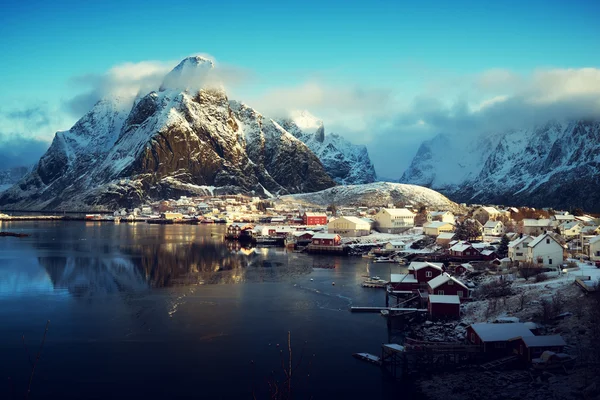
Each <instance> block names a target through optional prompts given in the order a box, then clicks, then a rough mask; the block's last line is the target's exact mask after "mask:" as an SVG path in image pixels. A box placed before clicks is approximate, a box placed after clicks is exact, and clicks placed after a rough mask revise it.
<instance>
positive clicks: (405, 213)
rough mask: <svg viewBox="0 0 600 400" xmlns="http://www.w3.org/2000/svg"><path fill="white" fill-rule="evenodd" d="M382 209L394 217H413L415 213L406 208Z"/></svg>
mask: <svg viewBox="0 0 600 400" xmlns="http://www.w3.org/2000/svg"><path fill="white" fill-rule="evenodd" d="M382 211H386V212H387V213H389V214H390V215H393V216H394V217H413V216H414V215H415V214H414V213H413V212H412V211H410V210H408V209H406V208H384V209H382Z"/></svg>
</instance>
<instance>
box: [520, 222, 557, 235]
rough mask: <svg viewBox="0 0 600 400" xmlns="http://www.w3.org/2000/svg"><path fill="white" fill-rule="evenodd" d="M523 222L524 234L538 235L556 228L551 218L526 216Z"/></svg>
mask: <svg viewBox="0 0 600 400" xmlns="http://www.w3.org/2000/svg"><path fill="white" fill-rule="evenodd" d="M522 223H523V228H522V230H523V234H524V235H531V236H538V235H541V234H543V233H546V232H547V231H551V230H552V229H553V228H554V227H553V225H552V221H551V220H549V219H532V218H525V219H524V220H523V222H522Z"/></svg>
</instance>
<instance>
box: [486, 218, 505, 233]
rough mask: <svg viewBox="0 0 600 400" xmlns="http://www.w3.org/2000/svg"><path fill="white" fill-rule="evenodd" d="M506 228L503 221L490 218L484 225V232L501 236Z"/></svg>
mask: <svg viewBox="0 0 600 400" xmlns="http://www.w3.org/2000/svg"><path fill="white" fill-rule="evenodd" d="M504 230H505V228H504V224H503V223H502V221H493V220H489V221H488V222H486V223H485V225H484V226H483V234H484V235H488V236H500V235H502V234H503V233H504Z"/></svg>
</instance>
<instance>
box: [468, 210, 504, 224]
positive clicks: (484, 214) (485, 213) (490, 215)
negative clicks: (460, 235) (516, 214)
mask: <svg viewBox="0 0 600 400" xmlns="http://www.w3.org/2000/svg"><path fill="white" fill-rule="evenodd" d="M501 215H502V213H501V212H500V211H498V210H497V209H496V208H495V207H479V208H477V209H476V210H475V211H473V218H474V219H476V220H478V221H484V222H487V221H489V220H492V221H495V220H496V219H498V218H499V217H500V216H501Z"/></svg>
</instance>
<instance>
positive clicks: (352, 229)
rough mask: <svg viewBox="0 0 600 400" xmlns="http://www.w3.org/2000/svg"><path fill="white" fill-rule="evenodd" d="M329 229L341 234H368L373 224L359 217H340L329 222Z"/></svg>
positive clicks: (330, 231)
mask: <svg viewBox="0 0 600 400" xmlns="http://www.w3.org/2000/svg"><path fill="white" fill-rule="evenodd" d="M327 231H328V232H329V233H337V234H339V235H340V236H353V237H354V236H366V235H368V234H369V233H371V224H369V223H368V222H367V221H365V220H364V219H362V218H358V217H340V218H337V219H334V220H332V221H330V222H329V223H328V224H327Z"/></svg>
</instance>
